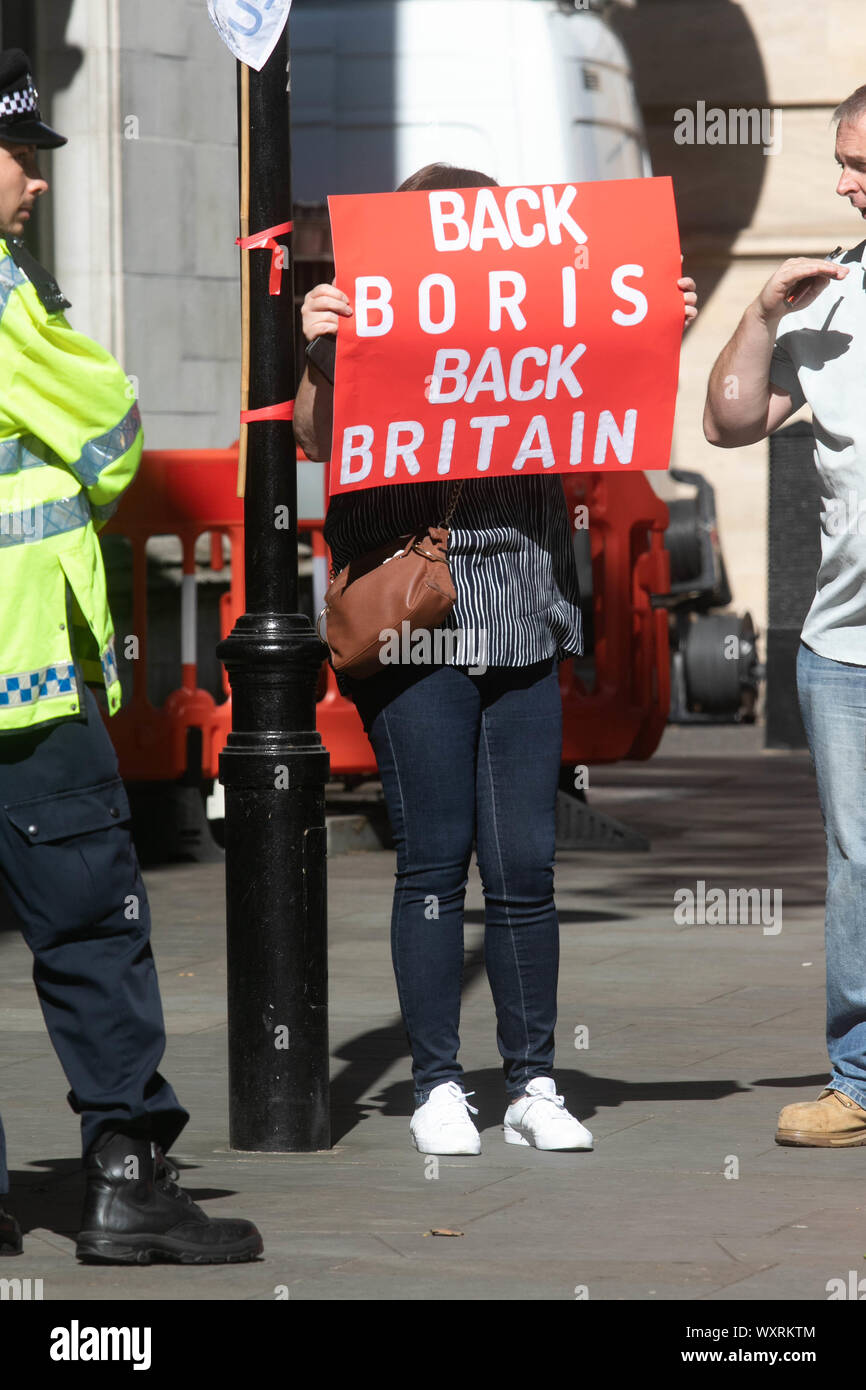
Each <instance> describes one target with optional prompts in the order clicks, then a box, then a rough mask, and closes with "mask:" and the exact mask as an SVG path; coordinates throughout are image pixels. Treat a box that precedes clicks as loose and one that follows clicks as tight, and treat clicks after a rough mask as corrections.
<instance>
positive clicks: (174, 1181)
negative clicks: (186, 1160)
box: [153, 1144, 195, 1206]
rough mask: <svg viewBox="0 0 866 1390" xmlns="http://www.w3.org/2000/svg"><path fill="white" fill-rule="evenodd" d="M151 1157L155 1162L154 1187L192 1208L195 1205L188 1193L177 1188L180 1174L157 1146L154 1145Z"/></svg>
mask: <svg viewBox="0 0 866 1390" xmlns="http://www.w3.org/2000/svg"><path fill="white" fill-rule="evenodd" d="M153 1156H154V1159H155V1160H156V1166H155V1169H154V1175H153V1181H154V1186H155V1187H158V1188H159V1189H160V1190H161V1191H162V1192H164V1193H165V1194H166V1195H167V1196H168V1197H174V1198H175V1199H180V1200H181V1201H183V1202H186V1203H187V1205H188V1206H194V1205H195V1203H194V1202H193V1200H192V1197H190V1195H189V1193H188V1192H184V1190H183V1188H182V1187H179V1186H178V1178H179V1177H180V1172H179V1171H178V1169H177V1168H175V1166H174V1164H173V1163H172V1162H171V1161H170V1160H169V1159H168V1158H166V1156H165V1154H164V1153H163V1151H162V1149H161V1148H160V1147H159V1145H158V1144H154V1146H153Z"/></svg>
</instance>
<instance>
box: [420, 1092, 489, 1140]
mask: <svg viewBox="0 0 866 1390" xmlns="http://www.w3.org/2000/svg"><path fill="white" fill-rule="evenodd" d="M474 1095H475V1092H474V1091H466V1092H464V1090H463V1087H462V1086H459V1085H458V1083H457V1082H456V1081H443V1082H442V1085H441V1086H434V1087H433V1090H432V1091H431V1092H430V1095H429V1096H428V1098H427V1100H426V1102H425V1104H424V1105H419V1106H418V1109H417V1110H416V1111H415V1114H414V1115H413V1116H412V1118H411V1120H410V1121H409V1129H410V1131H411V1133H412V1138H413V1140H414V1141H415V1148H416V1149H417V1150H418V1152H419V1153H422V1154H480V1152H481V1135H480V1134H479V1133H478V1130H477V1129H476V1128H475V1126H474V1124H473V1123H472V1121H471V1120H470V1118H469V1116H468V1114H467V1111H469V1110H471V1111H472V1114H473V1115H477V1114H478V1111H477V1110H476V1108H475V1106H474V1105H470V1104H469V1101H468V1100H467V1099H466V1097H467V1096H474Z"/></svg>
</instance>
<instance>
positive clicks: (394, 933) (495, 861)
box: [346, 660, 562, 1105]
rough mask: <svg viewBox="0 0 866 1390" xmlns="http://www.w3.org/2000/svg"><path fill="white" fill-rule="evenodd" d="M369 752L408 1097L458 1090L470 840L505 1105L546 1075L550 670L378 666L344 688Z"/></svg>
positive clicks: (553, 739) (557, 752) (555, 757)
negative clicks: (388, 870) (386, 841)
mask: <svg viewBox="0 0 866 1390" xmlns="http://www.w3.org/2000/svg"><path fill="white" fill-rule="evenodd" d="M346 685H347V689H348V690H349V693H350V694H351V698H352V699H353V700H354V701H355V703H356V704H357V706H358V709H359V712H360V714H361V717H362V719H363V720H364V724H365V727H366V729H367V733H368V734H369V737H370V741H371V743H372V745H373V748H374V750H375V753H376V759H377V762H378V765H379V773H380V776H381V778H382V786H383V789H384V794H385V800H386V804H387V807H388V813H389V817H390V820H391V828H392V830H393V833H394V839H395V843H396V848H397V873H396V884H395V889H394V904H393V911H392V916H391V951H392V959H393V962H394V974H395V976H396V980H397V992H398V996H399V1000H400V1008H401V1011H402V1014H403V1021H404V1024H405V1027H406V1033H407V1036H408V1039H409V1045H410V1048H411V1052H412V1060H413V1077H414V1082H415V1103H416V1105H422V1104H423V1103H424V1102H425V1101H426V1100H427V1098H428V1096H429V1094H430V1092H431V1090H432V1089H433V1087H434V1086H439V1085H441V1084H442V1083H443V1082H446V1081H457V1082H460V1083H462V1079H463V1070H462V1068H461V1066H460V1064H459V1063H458V1061H457V1052H458V1049H459V1046H460V1038H459V1033H458V1030H459V1023H460V987H461V978H462V971H463V904H464V895H465V891H466V884H467V874H468V870H469V861H470V858H471V855H472V846H473V840H474V841H475V844H476V853H477V859H478V868H479V871H480V874H481V880H482V885H483V889H484V903H485V934H484V962H485V966H486V969H487V978H488V980H489V981H490V988H491V992H492V994H493V1000H494V1004H495V1008H496V1020H497V1032H496V1040H497V1043H498V1046H499V1052H500V1055H501V1056H502V1059H503V1070H504V1073H505V1087H506V1091H507V1092H508V1094H509V1097H513V1096H518V1095H521V1094H522V1093H523V1091H524V1089H525V1087H526V1083H527V1082H528V1081H530V1080H532V1078H533V1077H538V1076H550V1075H551V1071H552V1067H553V1034H554V1027H555V1024H556V985H557V976H558V970H559V923H558V920H557V916H556V908H555V907H554V902H553V858H554V838H555V837H554V815H555V806H556V791H557V785H558V781H559V767H560V757H561V752H562V705H561V701H560V695H559V684H558V678H557V671H556V666H555V664H554V662H553V661H552V660H549V661H545V662H540V663H538V664H536V665H534V666H523V667H490V668H488V670H487V671H486V672H485V673H484V674H483V675H478V676H470V675H469V674H468V673H467V671H466V670H465V669H464V668H460V667H455V666H433V667H430V666H426V667H418V666H394V667H389V668H387V669H386V670H385V671H383V672H382V673H377V675H375V676H373V677H372V678H371V679H369V680H366V681H352V682H347V683H346Z"/></svg>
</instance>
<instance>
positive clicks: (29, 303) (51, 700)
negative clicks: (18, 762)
mask: <svg viewBox="0 0 866 1390" xmlns="http://www.w3.org/2000/svg"><path fill="white" fill-rule="evenodd" d="M142 447H143V435H142V429H141V419H140V416H139V412H138V406H137V404H136V403H135V401H134V399H133V398H132V391H131V387H130V384H129V382H128V379H127V377H126V375H125V374H124V372H123V370H122V369H121V367H120V366H119V365H118V363H117V362H116V361H115V360H114V358H113V357H111V355H110V354H109V353H107V352H106V351H105V349H104V348H102V347H100V346H99V344H98V343H95V342H93V340H92V339H90V338H87V337H85V336H84V334H83V333H77V332H75V330H74V329H72V328H71V327H70V325H69V324H68V322H67V321H66V318H65V317H64V315H63V314H61V313H48V312H47V311H46V309H45V308H44V306H43V304H42V301H41V300H40V298H39V296H38V294H37V292H36V289H35V288H34V286H33V284H32V283H31V282H30V280H29V279H28V278H27V276H26V275H25V274H24V273H23V271H21V270H20V269H19V267H18V266H17V265H16V263H15V261H14V259H13V258H12V256H11V255H10V254H9V251H8V247H7V245H6V243H5V241H3V240H2V239H0V734H2V733H4V732H9V731H12V730H22V729H27V728H31V727H33V726H35V725H38V724H43V723H47V722H51V721H54V720H57V719H64V718H71V717H73V716H76V715H80V713H81V711H82V709H83V704H84V692H83V689H82V685H81V683H82V681H85V682H90V681H93V680H97V681H98V680H99V679H100V678H101V680H102V682H103V683H104V685H105V689H106V691H107V694H108V708H109V710H110V712H111V713H112V714H114V713H116V711H117V710H118V709H119V708H120V681H119V679H118V673H117V663H116V660H115V655H114V628H113V624H112V621H111V613H110V611H109V606H108V598H107V594H106V587H105V569H104V566H103V562H102V552H101V550H100V546H99V541H98V540H97V534H96V533H97V531H98V530H100V529H101V528H102V526H104V525H105V523H106V521H107V520H108V518H109V517H110V516H111V514H112V513H113V511H114V510H115V508H116V506H117V503H118V500H119V498H120V496H121V494H122V493H123V492H124V491H125V490H126V488H127V487H128V486H129V484H130V483H131V482H132V480H133V478H134V477H135V473H136V471H137V469H138V465H139V462H140V460H141V451H142Z"/></svg>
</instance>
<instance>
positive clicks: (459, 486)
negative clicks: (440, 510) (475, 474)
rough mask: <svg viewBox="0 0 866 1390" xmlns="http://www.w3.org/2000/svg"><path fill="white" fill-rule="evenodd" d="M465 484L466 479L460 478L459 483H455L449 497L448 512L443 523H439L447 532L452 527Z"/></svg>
mask: <svg viewBox="0 0 866 1390" xmlns="http://www.w3.org/2000/svg"><path fill="white" fill-rule="evenodd" d="M465 482H466V479H465V478H460V479H459V481H457V482H455V483H454V484H453V485H452V488H451V492H450V494H449V497H448V510H447V511H446V513H445V516H444V517H443V519H442V521H441V522H440V523H439V524H440V526H443V527H444V528H445V530H446V531H447V530H448V528H449V527H450V525H451V518H452V516H453V515H454V511H455V508H456V506H457V503H458V501H459V500H460V494H461V492H462V491H463V484H464V483H465Z"/></svg>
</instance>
